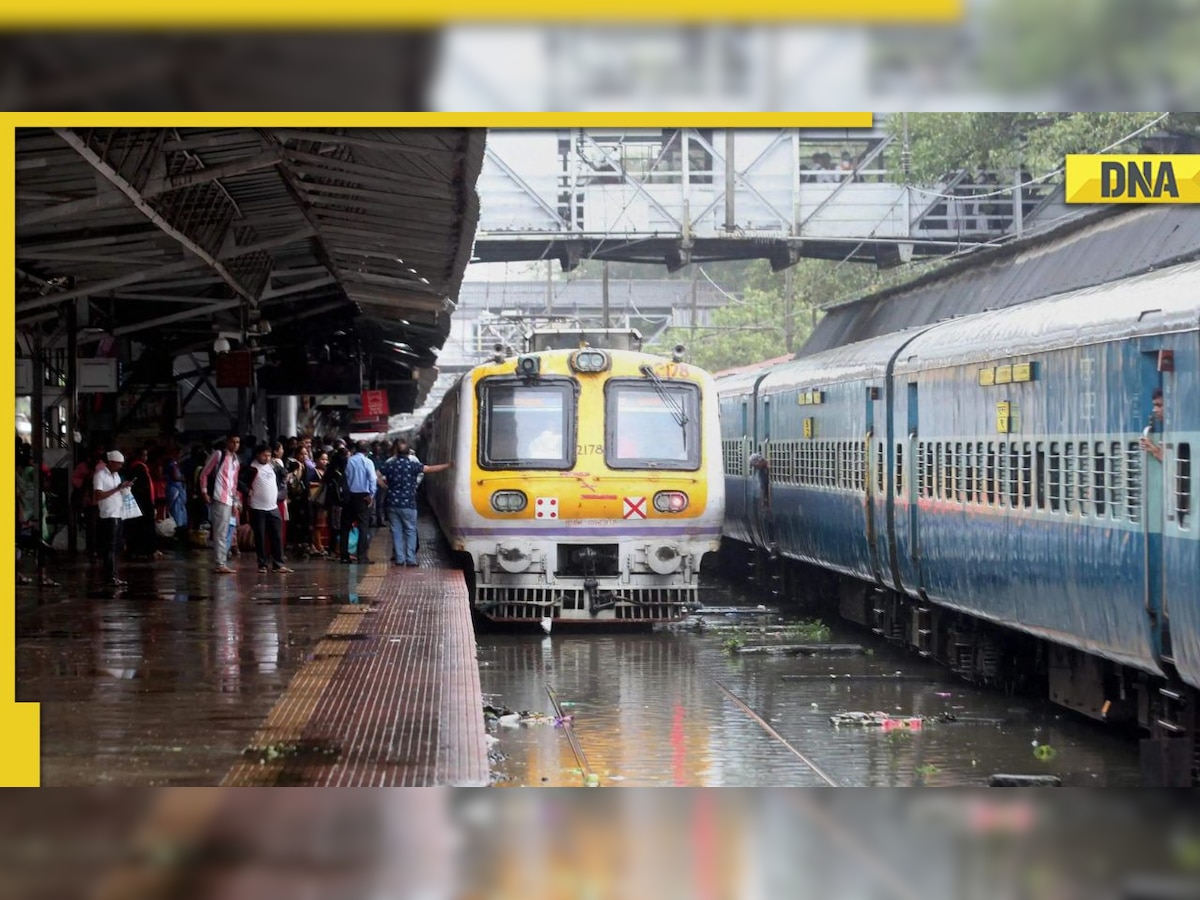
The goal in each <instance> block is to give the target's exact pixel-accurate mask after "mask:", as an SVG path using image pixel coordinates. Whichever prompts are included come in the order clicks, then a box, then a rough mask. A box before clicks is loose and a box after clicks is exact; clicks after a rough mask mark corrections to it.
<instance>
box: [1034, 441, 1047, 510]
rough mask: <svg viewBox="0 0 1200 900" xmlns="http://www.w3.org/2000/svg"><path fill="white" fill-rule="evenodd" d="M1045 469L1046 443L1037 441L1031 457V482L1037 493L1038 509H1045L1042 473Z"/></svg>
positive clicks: (1044, 488) (1044, 487)
mask: <svg viewBox="0 0 1200 900" xmlns="http://www.w3.org/2000/svg"><path fill="white" fill-rule="evenodd" d="M1045 471H1046V445H1045V443H1044V442H1042V441H1038V442H1037V445H1036V447H1035V450H1034V458H1033V484H1034V490H1035V491H1036V493H1037V508H1038V509H1040V510H1045V509H1046V482H1045V479H1044V477H1043V476H1044V474H1045Z"/></svg>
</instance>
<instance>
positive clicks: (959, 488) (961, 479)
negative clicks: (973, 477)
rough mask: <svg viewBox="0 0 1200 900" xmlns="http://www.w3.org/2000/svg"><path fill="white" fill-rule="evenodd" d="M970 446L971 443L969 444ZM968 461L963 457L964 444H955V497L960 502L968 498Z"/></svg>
mask: <svg viewBox="0 0 1200 900" xmlns="http://www.w3.org/2000/svg"><path fill="white" fill-rule="evenodd" d="M968 446H969V445H968ZM966 472H967V461H966V459H964V458H963V445H962V444H955V445H954V499H955V500H957V501H958V502H959V503H965V502H966V500H967V495H966V490H965V486H964V483H965V481H966Z"/></svg>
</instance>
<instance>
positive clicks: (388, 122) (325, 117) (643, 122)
mask: <svg viewBox="0 0 1200 900" xmlns="http://www.w3.org/2000/svg"><path fill="white" fill-rule="evenodd" d="M62 7H63V5H62V4H60V6H59V9H62ZM216 8H220V9H221V10H222V11H224V12H226V13H229V12H230V11H231V10H232V9H233V7H232V5H228V6H226V5H222V4H218V7H216ZM139 12H140V13H143V14H144V12H145V10H144V9H142V8H141V7H139ZM293 12H294V10H293V9H289V15H291V14H292V13H293ZM339 12H340V13H342V14H344V12H345V10H344V9H342V10H339ZM11 18H12V17H11V16H0V22H2V21H5V20H6V19H11ZM872 123H873V116H872V114H871V113H861V112H859V113H853V112H852V113H803V112H800V113H692V112H689V113H513V114H495V113H2V114H0V172H3V173H4V179H5V184H6V185H7V187H8V189H7V190H6V191H0V196H3V197H4V198H5V202H4V204H3V210H2V211H0V254H2V255H0V267H2V274H0V277H3V278H4V279H5V281H4V297H5V299H6V302H7V305H8V308H9V315H8V317H7V318H6V319H5V320H4V323H3V331H0V335H2V336H3V338H4V339H5V340H6V341H7V346H8V347H10V348H11V347H13V345H14V342H15V340H16V196H15V195H16V191H15V183H16V130H17V129H18V128H49V127H73V128H82V127H117V126H120V127H131V128H152V127H172V126H174V127H193V128H195V127H209V128H213V127H231V128H232V127H242V128H245V127H262V126H269V127H275V128H296V127H327V128H328V127H333V126H336V127H339V128H372V127H373V128H490V129H497V128H510V129H535V128H639V127H642V128H646V127H654V128H683V127H713V128H869V127H871V125H872ZM15 416H16V371H15V365H14V360H12V359H10V361H9V363H8V364H7V365H5V366H4V367H3V368H0V421H14V420H15ZM2 417H6V418H2ZM0 497H2V498H3V509H2V510H0V546H4V547H10V548H11V547H13V546H14V544H15V540H16V535H15V533H14V532H15V530H16V512H15V503H16V501H15V498H14V496H13V492H12V491H11V490H8V491H0ZM0 583H2V584H6V585H8V586H9V588H8V590H7V591H0V596H2V597H3V598H4V599H3V602H2V603H0V786H21V787H33V786H37V785H38V784H40V777H41V733H40V725H41V715H40V712H41V710H40V707H39V704H37V703H17V702H16V594H15V585H16V555H15V553H14V552H12V551H10V552H9V553H7V554H4V555H3V564H2V565H0Z"/></svg>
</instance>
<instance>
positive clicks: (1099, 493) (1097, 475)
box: [1092, 441, 1108, 516]
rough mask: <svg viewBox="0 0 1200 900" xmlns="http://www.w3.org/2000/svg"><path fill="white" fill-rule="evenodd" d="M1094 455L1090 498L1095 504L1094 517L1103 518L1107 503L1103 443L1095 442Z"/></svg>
mask: <svg viewBox="0 0 1200 900" xmlns="http://www.w3.org/2000/svg"><path fill="white" fill-rule="evenodd" d="M1095 448H1096V455H1095V456H1094V457H1093V460H1092V478H1093V479H1094V491H1093V493H1092V498H1093V500H1094V501H1095V503H1096V515H1098V516H1103V515H1104V514H1105V511H1106V510H1105V506H1106V503H1107V501H1108V494H1107V492H1106V491H1105V487H1106V483H1105V477H1106V476H1105V468H1106V466H1105V463H1106V462H1107V460H1106V459H1105V458H1104V441H1096V444H1095Z"/></svg>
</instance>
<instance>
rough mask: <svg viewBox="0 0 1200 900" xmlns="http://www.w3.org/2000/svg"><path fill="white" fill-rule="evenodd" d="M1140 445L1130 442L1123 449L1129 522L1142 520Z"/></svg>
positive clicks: (1142, 454)
mask: <svg viewBox="0 0 1200 900" xmlns="http://www.w3.org/2000/svg"><path fill="white" fill-rule="evenodd" d="M1145 455H1146V454H1145V453H1144V452H1143V450H1142V447H1141V444H1139V443H1138V442H1137V441H1130V442H1129V445H1128V446H1127V447H1126V448H1125V513H1126V515H1127V516H1128V518H1129V521H1131V522H1140V521H1141V519H1142V459H1143V457H1145Z"/></svg>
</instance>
